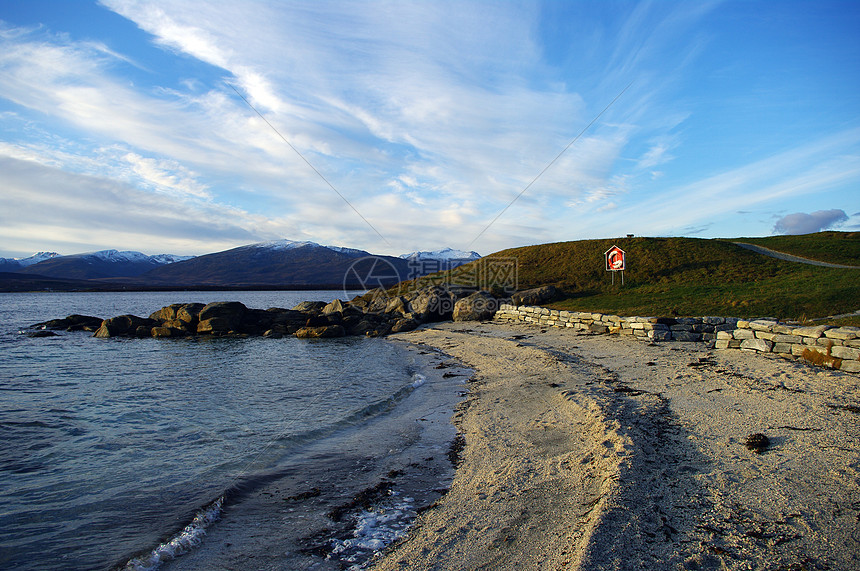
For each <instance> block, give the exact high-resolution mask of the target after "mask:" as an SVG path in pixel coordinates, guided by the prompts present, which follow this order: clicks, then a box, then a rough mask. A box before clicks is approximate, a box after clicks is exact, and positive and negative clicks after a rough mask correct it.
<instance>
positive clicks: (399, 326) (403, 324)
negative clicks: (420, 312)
mask: <svg viewBox="0 0 860 571" xmlns="http://www.w3.org/2000/svg"><path fill="white" fill-rule="evenodd" d="M419 325H421V323H420V322H418V321H416V320H415V319H407V318H405V317H404V318H402V319H398V320H397V321H395V322H394V325H392V326H391V332H392V333H404V332H406V331H412V330H413V329H415V328H416V327H418V326H419Z"/></svg>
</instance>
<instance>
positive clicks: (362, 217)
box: [227, 83, 391, 246]
mask: <svg viewBox="0 0 860 571" xmlns="http://www.w3.org/2000/svg"><path fill="white" fill-rule="evenodd" d="M227 85H229V86H230V87H231V88H232V89H233V91H235V92H236V95H238V96H239V97H241V98H242V101H244V102H245V103H246V104H247V105H248V107H250V108H251V109H252V110H253V111H254V113H256V114H257V115H259V116H260V119H262V120H263V121H265V123H266V125H268V126H269V127H271V129H272V131H274V132H275V133H276V134H277V135H278V137H280V138H281V140H282V141H283V142H285V143H286V144H287V145H288V146H289V147H290V148H291V149H292V150H293V151H294V152H295V153H296V154H297V155H298V156H299V157H300V158H301V159H302V160H303V161H305V163H306V164H307V165H308V166H309V167H311V169H313V171H314V172H315V173H317V176H319V177H320V178H321V179H322V180H323V182H325V183H326V184H327V185H328V186H329V188H330V189H332V190H333V191H335V193H337V195H338V196H339V197H340V198H341V199H342V200H343V201H344V202H346V204H347V205H348V206H349V207H350V208H352V211H353V212H355V213H356V214H358V216H359V218H361V219H362V220H364V223H365V224H367V225H368V226H370V229H371V230H373V231H374V232H376V235H377V236H379V237H380V238H382V241H383V242H385V243H386V244H388V245H389V246H391V243H390V242H389V241H388V240H386V239H385V236H383V235H382V234H380V233H379V230H377V229H376V228H375V227H374V226H373V224H371V223H370V221H369V220H368V219H367V218H365V217H364V216H362V214H361V212H359V211H358V209H357V208H356V207H355V206H353V205H352V203H351V202H350V201H349V200H347V198H346V197H345V196H344V195H343V194H341V193H340V191H339V190H338V189H336V188H335V187H334V185H333V184H332V183H330V182H329V181H328V179H327V178H326V177H324V176H323V174H322V173H321V172H320V171H318V170H317V168H316V167H315V166H314V165H312V164H311V162H310V161H309V160H307V159H306V158H305V156H304V155H303V154H301V153H300V152H299V150H298V149H297V148H295V147H294V146H293V144H292V143H290V142H289V141H288V140H287V138H286V137H284V136H283V135H281V132H280V131H278V130H277V129H276V128H275V126H274V125H272V124H271V123H270V122H269V120H268V119H266V118H265V117H264V116H263V114H262V113H260V112H259V111H257V108H256V107H254V106H253V105H251V102H250V101H248V100H247V99H246V98H245V96H244V95H242V94H241V93H239V90H238V89H236V87H235V86H234V85H233V84H232V83H228V84H227Z"/></svg>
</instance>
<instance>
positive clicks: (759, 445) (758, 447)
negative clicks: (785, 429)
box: [744, 432, 770, 454]
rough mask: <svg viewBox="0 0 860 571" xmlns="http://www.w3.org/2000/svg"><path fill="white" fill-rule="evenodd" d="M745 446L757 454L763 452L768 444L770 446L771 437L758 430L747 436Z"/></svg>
mask: <svg viewBox="0 0 860 571" xmlns="http://www.w3.org/2000/svg"><path fill="white" fill-rule="evenodd" d="M744 446H746V447H747V450H751V451H753V452H755V453H756V454H761V453H762V452H764V451H765V450H767V447H768V446H770V438H768V437H767V436H765V435H764V434H762V433H760V432H756V433H755V434H750V435H749V436H747V437H746V440H745V441H744Z"/></svg>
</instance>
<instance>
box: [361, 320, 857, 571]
mask: <svg viewBox="0 0 860 571" xmlns="http://www.w3.org/2000/svg"><path fill="white" fill-rule="evenodd" d="M393 337H394V338H396V339H401V340H403V341H407V342H409V343H415V344H419V345H420V344H426V345H428V346H431V347H434V348H438V349H439V350H442V351H444V352H445V353H447V354H448V355H450V356H452V357H454V358H456V359H458V360H459V361H460V362H462V363H463V364H464V365H466V366H469V367H471V368H473V369H474V370H475V377H474V378H473V379H472V380H471V381H470V383H469V389H470V393H469V396H468V397H467V399H466V400H465V401H464V402H463V403H462V404H461V406H459V407H458V410H457V411H456V413H455V415H454V419H453V420H454V423H455V425H456V426H457V429H458V430H459V432H460V434H462V436H463V438H464V441H465V446H464V448H463V450H462V451H461V453H460V465H459V467H458V468H457V471H456V475H455V477H454V481H453V484H452V485H451V488H450V491H449V492H448V493H447V494H446V495H444V496H443V497H442V498H441V499H440V500H439V501H438V502H437V503H436V504H435V505H434V506H433V507H432V508H431V509H429V510H427V511H424V512H423V513H422V514H421V515H419V517H418V519H417V521H416V525H415V526H414V528H413V529H412V532H411V533H410V534H409V535H408V536H407V537H406V538H405V539H404V540H402V541H400V542H399V543H397V544H395V545H393V546H391V547H390V548H389V549H388V550H387V551H386V552H385V553H384V555H383V557H381V558H379V560H378V561H376V562H375V566H373V567H372V568H373V569H375V570H379V571H383V570H394V569H410V570H418V569H436V570H448V569H451V570H453V569H462V570H465V569H469V570H471V569H520V570H522V569H541V570H546V569H587V570H597V569H601V570H603V569H673V570H674V569H797V570H800V569H846V570H847V569H857V568H860V484H858V442H860V407H858V405H860V378H858V377H857V376H852V375H848V374H845V373H840V372H838V371H832V370H824V369H817V368H812V367H810V366H807V365H804V364H800V363H793V362H788V361H784V360H782V359H780V358H777V357H773V358H766V357H763V356H760V355H756V354H751V353H746V352H742V351H713V350H708V349H707V347H706V346H705V345H703V344H700V343H677V342H673V343H660V344H650V343H647V342H641V341H636V340H633V339H621V338H616V337H609V336H587V335H575V334H574V333H573V332H571V331H570V330H548V331H543V330H540V329H538V328H536V327H530V326H525V325H512V324H498V323H487V324H478V323H446V324H439V325H435V326H433V327H431V328H423V329H420V330H417V331H414V332H411V333H406V334H398V335H396V336H393ZM755 433H761V434H764V435H766V436H767V437H768V439H769V442H770V443H769V446H767V448H765V449H764V450H761V451H755V450H750V449H749V448H748V447H747V445H746V444H747V442H746V441H747V437H748V436H749V435H751V434H755Z"/></svg>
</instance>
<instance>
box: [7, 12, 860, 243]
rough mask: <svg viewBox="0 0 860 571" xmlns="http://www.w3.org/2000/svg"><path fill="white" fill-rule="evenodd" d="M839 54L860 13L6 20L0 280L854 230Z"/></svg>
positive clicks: (850, 60)
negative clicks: (53, 272) (94, 255)
mask: <svg viewBox="0 0 860 571" xmlns="http://www.w3.org/2000/svg"><path fill="white" fill-rule="evenodd" d="M857 30H860V2H853V1H852V2H841V3H840V2H835V3H834V2H789V1H778V2H777V1H766V2H765V1H762V2H754V1H735V2H732V1H726V2H693V1H689V2H687V1H685V2H670V1H655V2H608V1H607V2H603V1H596V0H595V1H567V2H563V1H552V2H500V1H494V2H444V1H433V2H430V1H421V2H418V1H416V2H400V1H389V2H360V1H349V2H243V1H240V0H231V1H207V2H184V1H182V0H163V1H162V0H156V1H126V0H104V1H103V2H78V1H71V0H69V1H40V0H28V1H26V2H20V1H9V0H0V256H6V257H9V256H26V255H29V254H31V253H33V252H35V251H38V250H52V251H57V252H60V253H62V254H71V253H77V252H84V251H92V250H99V249H105V248H118V249H130V250H139V251H142V252H145V253H148V254H156V253H162V252H169V253H176V254H202V253H207V252H214V251H219V250H224V249H227V248H231V247H235V246H239V245H242V244H248V243H252V242H258V241H265V240H273V239H280V238H288V239H292V240H312V241H315V242H319V243H322V244H327V245H337V246H349V247H355V248H361V249H366V250H369V251H371V252H374V253H385V254H401V253H404V252H409V251H413V250H417V249H436V248H441V247H446V246H449V247H454V248H460V249H470V250H476V251H478V252H480V253H481V254H484V255H486V254H489V253H492V252H494V251H498V250H500V249H502V248H506V247H513V246H521V245H527V244H537V243H544V242H557V241H565V240H578V239H587V238H604V237H613V236H623V235H625V234H628V233H633V234H636V235H646V236H694V237H706V238H709V237H738V236H766V235H770V234H774V233H798V232H811V231H816V230H819V229H823V228H833V229H841V230H858V229H860V34H858V33H857ZM627 86H629V88H628V89H627V90H626V91H624V89H625V87H627ZM234 88H235V89H236V90H238V92H239V93H241V95H242V96H243V97H245V98H247V100H248V101H249V102H250V103H251V104H252V105H253V106H254V107H255V108H256V109H257V110H258V111H259V112H260V113H261V114H262V115H263V116H264V117H265V119H266V121H268V122H269V123H271V125H272V126H274V127H275V128H276V129H277V131H278V132H280V133H281V134H282V135H283V137H284V138H285V139H286V140H287V141H288V143H287V142H285V141H284V140H282V139H281V138H280V137H279V135H278V134H276V133H275V131H274V130H273V129H272V128H271V127H270V126H269V125H267V124H266V122H264V121H263V120H262V119H261V118H260V117H259V116H258V115H257V114H256V112H255V111H254V110H253V109H252V108H251V107H249V105H248V104H246V102H245V101H243V100H242V98H240V97H239V95H237V93H236V91H234ZM622 92H623V93H622ZM619 93H622V95H621V96H620V97H618V99H617V100H616V101H615V103H613V104H612V105H611V106H610V107H609V109H607V110H606V111H605V113H603V114H602V115H600V116H599V118H598V119H597V121H595V122H594V124H593V125H592V126H591V127H589V128H588V129H587V130H586V131H585V132H584V133H583V134H582V136H581V137H580V138H579V139H577V140H576V141H575V142H574V143H573V144H572V145H570V147H569V148H568V149H567V150H566V151H565V152H564V153H563V154H562V155H561V156H560V157H559V158H558V160H556V161H555V162H554V163H552V165H551V166H550V168H548V169H546V171H545V172H544V173H543V174H542V175H541V176H540V177H539V178H537V180H534V179H535V177H537V176H538V174H539V173H541V172H542V171H543V169H544V168H545V167H546V166H547V165H548V164H550V162H551V161H552V160H553V159H554V158H555V157H556V156H557V155H558V154H559V153H560V152H561V151H562V150H563V149H564V148H565V147H566V146H567V145H568V144H570V143H571V141H573V140H574V139H575V138H576V137H577V135H578V134H579V133H580V132H581V131H583V129H584V128H585V127H586V126H587V125H589V123H590V122H591V121H593V120H594V119H595V117H597V116H598V115H599V114H600V113H601V111H602V110H603V109H604V108H605V107H606V106H607V105H609V104H610V102H612V101H613V99H614V98H616V97H617V96H618V95H619ZM294 149H295V150H294ZM299 153H300V154H301V155H300V154H299ZM302 157H304V159H306V160H307V161H308V162H309V163H310V164H311V165H313V169H312V168H311V167H309V166H308V164H307V163H305V161H304V160H303V158H302ZM314 169H316V171H318V172H319V174H317V172H315V171H314ZM320 175H321V176H320ZM323 177H324V179H325V180H323ZM532 181H534V183H533V184H532V185H531V186H530V187H528V190H527V191H526V192H524V193H522V191H523V190H524V189H525V188H526V187H527V186H528V185H529V184H530V183H531V182H532ZM329 185H331V186H329ZM332 187H333V188H332ZM335 189H336V190H335ZM338 193H339V194H340V195H342V197H343V198H342V197H341V196H339V194H338ZM521 193H522V194H521ZM520 194H521V195H520ZM518 195H520V196H519V198H517V196H518ZM344 199H345V200H344ZM346 201H349V204H351V205H352V208H351V207H350V206H349V205H348V204H347V202H346ZM512 202H513V204H512ZM509 205H510V208H508V209H507V210H506V211H504V214H502V215H501V216H500V217H498V219H497V220H496V221H495V222H494V223H493V224H492V225H490V226H489V228H487V225H488V224H490V222H491V221H492V220H493V219H495V218H496V217H497V216H498V215H499V213H500V212H502V211H503V209H505V207H507V206H509ZM356 211H357V212H358V213H360V215H359V214H357V213H356ZM485 229H486V230H485ZM482 230H485V231H484V232H483V233H482Z"/></svg>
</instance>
